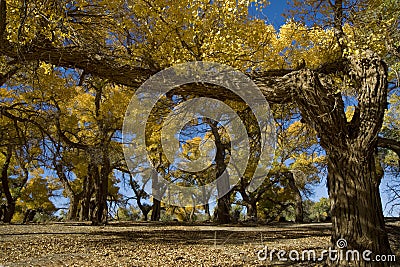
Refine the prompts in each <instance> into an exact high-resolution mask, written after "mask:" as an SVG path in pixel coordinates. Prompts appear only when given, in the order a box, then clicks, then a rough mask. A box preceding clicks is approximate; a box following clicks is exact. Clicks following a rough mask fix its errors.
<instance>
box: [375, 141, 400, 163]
mask: <svg viewBox="0 0 400 267" xmlns="http://www.w3.org/2000/svg"><path fill="white" fill-rule="evenodd" d="M378 147H382V148H387V149H390V150H392V151H393V152H395V153H396V154H397V156H398V157H399V163H400V142H399V141H396V140H393V139H389V138H384V137H378Z"/></svg>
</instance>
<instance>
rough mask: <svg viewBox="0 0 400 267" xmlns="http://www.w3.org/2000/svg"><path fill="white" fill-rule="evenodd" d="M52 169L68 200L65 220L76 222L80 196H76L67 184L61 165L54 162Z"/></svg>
mask: <svg viewBox="0 0 400 267" xmlns="http://www.w3.org/2000/svg"><path fill="white" fill-rule="evenodd" d="M54 168H55V170H56V172H57V176H58V178H59V179H60V181H61V183H62V185H63V188H64V192H65V193H66V194H67V196H68V198H69V202H70V204H69V208H68V215H67V219H68V220H71V221H76V220H77V219H78V205H79V201H80V194H76V193H75V191H74V190H73V189H72V187H71V184H70V183H69V181H68V179H67V176H66V175H65V173H64V170H63V167H62V164H60V163H57V162H56V161H54Z"/></svg>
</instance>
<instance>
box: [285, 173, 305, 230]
mask: <svg viewBox="0 0 400 267" xmlns="http://www.w3.org/2000/svg"><path fill="white" fill-rule="evenodd" d="M284 175H285V176H286V178H287V179H288V183H289V187H290V189H292V191H293V193H294V199H295V222H296V223H302V222H303V218H304V215H303V200H302V198H301V193H300V190H299V188H298V187H297V185H296V181H295V180H294V175H293V173H292V172H286V173H285V174H284Z"/></svg>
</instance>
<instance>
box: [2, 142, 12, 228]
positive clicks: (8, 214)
mask: <svg viewBox="0 0 400 267" xmlns="http://www.w3.org/2000/svg"><path fill="white" fill-rule="evenodd" d="M12 154H13V153H12V146H10V145H9V146H7V153H6V154H5V157H6V159H5V161H4V163H3V166H2V169H1V184H2V186H3V192H4V195H5V197H6V200H7V204H6V205H5V206H3V207H5V209H4V214H3V222H5V223H10V222H11V220H12V217H13V216H14V213H15V199H14V198H13V196H12V195H11V191H10V186H9V183H8V168H9V166H10V163H11V157H12Z"/></svg>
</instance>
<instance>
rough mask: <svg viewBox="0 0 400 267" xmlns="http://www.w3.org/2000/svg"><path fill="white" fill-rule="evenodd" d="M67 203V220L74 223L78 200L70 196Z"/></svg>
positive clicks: (76, 217)
mask: <svg viewBox="0 0 400 267" xmlns="http://www.w3.org/2000/svg"><path fill="white" fill-rule="evenodd" d="M69 201H70V203H69V208H68V216H67V219H68V220H70V221H76V220H77V219H78V205H79V198H78V197H76V196H74V195H71V196H70V198H69Z"/></svg>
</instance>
